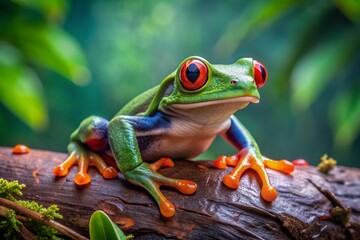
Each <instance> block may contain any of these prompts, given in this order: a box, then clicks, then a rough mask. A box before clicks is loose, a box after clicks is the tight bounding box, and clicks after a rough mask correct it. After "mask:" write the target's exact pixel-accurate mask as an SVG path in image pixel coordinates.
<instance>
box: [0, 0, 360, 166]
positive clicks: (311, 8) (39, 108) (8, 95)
mask: <svg viewBox="0 0 360 240" xmlns="http://www.w3.org/2000/svg"><path fill="white" fill-rule="evenodd" d="M191 55H199V56H202V57H204V58H206V59H207V60H209V61H210V62H211V63H222V64H230V63H233V62H234V61H235V60H237V59H238V58H241V57H252V58H254V59H257V60H259V61H261V62H262V63H264V64H265V66H266V67H267V70H268V72H269V79H268V82H267V84H266V85H265V86H264V87H263V88H262V89H261V90H260V94H261V96H262V98H261V102H260V104H257V105H255V104H252V105H250V106H248V107H247V108H246V109H244V110H242V111H240V112H238V113H237V114H236V115H237V116H238V117H239V119H240V120H241V121H242V122H243V123H244V124H245V125H246V126H247V128H248V129H249V130H250V131H251V132H252V133H253V135H254V136H255V138H256V139H257V142H258V144H259V145H260V147H261V149H262V153H263V154H264V155H266V156H269V157H272V158H275V159H280V158H286V159H289V160H292V159H296V158H304V159H306V160H308V161H309V162H310V163H312V164H316V163H317V162H319V161H320V157H321V156H322V155H323V154H324V153H327V154H328V155H329V156H331V157H334V158H335V159H336V160H338V163H339V164H341V165H347V166H357V167H360V156H359V155H360V137H359V135H360V1H358V0H333V1H330V0H328V1H327V0H311V1H310V0H308V1H290V0H286V1H282V0H278V1H265V0H264V1H239V0H226V1H209V0H206V1H200V0H183V1H166V0H162V1H134V0H112V1H101V0H89V1H66V0H52V1H47V0H14V1H6V0H1V1H0V146H13V145H15V144H17V143H23V144H26V145H28V146H30V147H31V148H40V149H48V150H55V151H62V152H65V151H66V146H67V143H68V140H69V136H70V134H71V132H72V131H73V130H74V129H75V128H76V127H77V126H78V124H79V122H80V121H81V120H82V119H84V118H85V117H87V116H89V115H100V116H103V117H105V118H108V119H110V118H111V117H112V116H113V115H114V114H115V113H116V112H117V111H118V110H119V109H120V108H121V107H122V106H123V105H124V104H125V103H126V102H128V101H129V100H131V99H132V98H133V97H135V96H136V95H138V94H139V93H141V92H142V91H144V90H146V89H148V88H150V87H152V86H154V85H156V84H158V83H159V82H160V81H161V80H162V79H163V78H164V77H165V76H167V74H169V73H170V72H172V71H173V70H174V69H175V68H176V67H177V66H178V64H179V63H180V62H181V61H182V60H183V59H184V58H186V57H188V56H191ZM231 153H235V151H234V149H232V148H231V146H229V145H228V144H227V143H225V142H224V141H223V140H221V139H217V140H216V142H215V144H213V146H212V147H211V149H209V151H208V152H207V153H205V154H204V155H202V156H201V157H200V158H201V159H214V158H216V157H217V156H218V155H220V154H231Z"/></svg>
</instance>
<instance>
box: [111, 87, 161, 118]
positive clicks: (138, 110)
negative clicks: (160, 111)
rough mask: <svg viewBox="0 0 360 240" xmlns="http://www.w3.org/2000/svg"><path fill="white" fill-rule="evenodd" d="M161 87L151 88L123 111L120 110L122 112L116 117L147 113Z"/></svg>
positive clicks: (133, 100) (128, 104)
mask: <svg viewBox="0 0 360 240" xmlns="http://www.w3.org/2000/svg"><path fill="white" fill-rule="evenodd" d="M159 86H160V85H158V86H156V87H153V88H150V89H149V90H147V91H145V92H143V93H141V94H140V95H138V96H136V97H135V98H133V99H132V100H131V101H130V102H128V103H127V104H126V105H125V106H124V107H123V108H122V109H120V111H119V112H118V113H117V114H116V115H115V116H119V115H128V116H134V115H139V114H142V113H144V112H146V110H147V109H148V108H149V105H150V103H151V101H152V99H153V98H154V96H155V94H156V93H157V92H158V89H159Z"/></svg>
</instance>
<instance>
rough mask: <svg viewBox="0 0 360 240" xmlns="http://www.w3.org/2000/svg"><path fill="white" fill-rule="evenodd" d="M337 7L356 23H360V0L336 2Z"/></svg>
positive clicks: (335, 0) (338, 0) (337, 0)
mask: <svg viewBox="0 0 360 240" xmlns="http://www.w3.org/2000/svg"><path fill="white" fill-rule="evenodd" d="M333 2H334V3H335V5H337V7H338V8H339V9H340V10H341V11H342V12H343V13H344V15H345V16H347V17H348V18H349V19H351V20H352V21H354V22H357V23H359V22H360V1H359V0H334V1H333Z"/></svg>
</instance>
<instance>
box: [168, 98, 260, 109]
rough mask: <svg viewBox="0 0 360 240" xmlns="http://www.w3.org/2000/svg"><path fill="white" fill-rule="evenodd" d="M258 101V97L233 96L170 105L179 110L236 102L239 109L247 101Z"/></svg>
mask: <svg viewBox="0 0 360 240" xmlns="http://www.w3.org/2000/svg"><path fill="white" fill-rule="evenodd" d="M251 102H252V103H258V102H259V99H258V98H256V97H251V96H244V97H235V98H227V99H217V100H209V101H204V102H198V103H175V104H172V105H171V106H172V107H173V108H176V109H179V110H189V109H194V108H201V107H207V106H211V105H219V104H227V103H238V104H239V109H241V108H244V107H246V106H247V105H248V104H249V103H251Z"/></svg>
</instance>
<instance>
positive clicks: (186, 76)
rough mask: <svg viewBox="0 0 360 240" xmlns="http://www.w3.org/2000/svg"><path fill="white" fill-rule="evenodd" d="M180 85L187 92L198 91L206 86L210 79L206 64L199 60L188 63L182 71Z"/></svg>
mask: <svg viewBox="0 0 360 240" xmlns="http://www.w3.org/2000/svg"><path fill="white" fill-rule="evenodd" d="M179 77H180V83H181V85H182V86H183V87H184V88H185V89H187V90H197V89H199V88H201V87H202V86H204V85H205V83H206V81H207V79H208V69H207V66H206V64H205V63H203V62H202V61H200V60H198V59H190V60H188V61H186V62H185V63H184V64H183V65H182V66H181V69H180V76H179Z"/></svg>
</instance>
